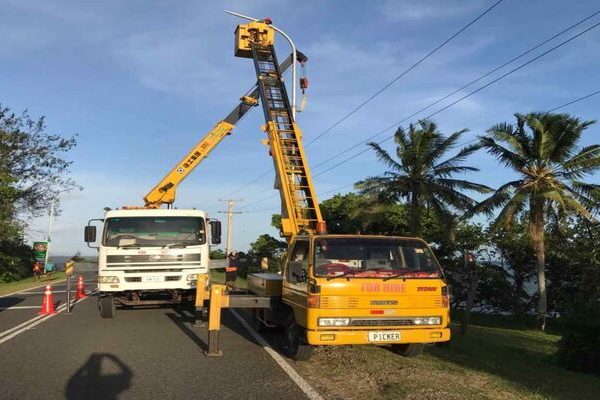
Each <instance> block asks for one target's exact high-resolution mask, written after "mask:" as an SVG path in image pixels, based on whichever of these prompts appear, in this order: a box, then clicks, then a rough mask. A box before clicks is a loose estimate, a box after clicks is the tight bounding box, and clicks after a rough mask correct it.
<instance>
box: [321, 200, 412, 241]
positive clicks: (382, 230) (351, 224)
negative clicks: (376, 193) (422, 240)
mask: <svg viewBox="0 0 600 400" xmlns="http://www.w3.org/2000/svg"><path fill="white" fill-rule="evenodd" d="M321 213H322V214H323V219H325V221H327V230H328V232H329V233H346V234H355V233H362V234H382V235H406V234H407V231H408V224H407V220H406V208H405V207H404V206H403V205H401V204H389V203H388V204H378V203H377V202H376V201H374V199H373V198H372V197H371V196H367V195H360V194H356V193H348V194H344V195H341V194H336V195H335V196H333V197H332V198H330V199H327V200H325V201H324V202H322V203H321Z"/></svg>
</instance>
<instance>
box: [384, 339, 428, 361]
mask: <svg viewBox="0 0 600 400" xmlns="http://www.w3.org/2000/svg"><path fill="white" fill-rule="evenodd" d="M424 348H425V345H424V344H421V343H402V344H393V345H392V351H393V352H394V353H396V354H399V355H401V356H402V357H409V358H410V357H417V356H419V355H421V353H422V352H423V349H424Z"/></svg>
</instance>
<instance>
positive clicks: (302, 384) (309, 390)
mask: <svg viewBox="0 0 600 400" xmlns="http://www.w3.org/2000/svg"><path fill="white" fill-rule="evenodd" d="M229 311H231V313H232V314H233V316H234V317H235V318H237V320H238V321H240V323H241V324H242V326H243V327H244V328H246V330H247V331H248V333H250V334H251V335H252V337H253V338H254V339H255V340H256V341H257V342H258V343H259V344H260V345H261V346H262V347H263V349H265V351H266V352H267V353H269V355H270V356H271V357H272V358H273V359H274V360H275V362H276V363H277V364H279V366H280V367H281V369H283V370H284V371H285V373H286V374H288V376H289V377H290V378H291V379H292V380H293V381H294V383H295V384H296V385H298V387H299V388H300V389H301V390H302V391H303V392H304V394H305V395H306V396H307V397H308V398H309V399H310V400H323V397H321V395H320V394H319V393H318V392H317V391H316V390H315V389H313V387H312V386H310V385H309V383H308V382H306V381H305V380H304V378H303V377H301V376H300V374H298V373H297V372H296V370H295V369H294V368H293V367H292V366H291V365H290V364H288V363H287V362H286V361H285V360H284V359H283V357H281V356H280V355H279V353H278V352H276V351H275V350H273V348H272V347H271V346H270V345H269V343H267V341H266V340H265V339H264V338H263V337H262V336H260V335H259V334H258V333H257V332H256V331H255V330H254V329H252V327H251V326H250V325H248V323H247V322H246V320H245V319H244V318H242V317H241V316H240V314H238V313H237V312H236V311H235V310H233V309H230V310H229ZM0 343H1V342H0Z"/></svg>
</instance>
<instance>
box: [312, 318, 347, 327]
mask: <svg viewBox="0 0 600 400" xmlns="http://www.w3.org/2000/svg"><path fill="white" fill-rule="evenodd" d="M348 325H350V318H319V326H348Z"/></svg>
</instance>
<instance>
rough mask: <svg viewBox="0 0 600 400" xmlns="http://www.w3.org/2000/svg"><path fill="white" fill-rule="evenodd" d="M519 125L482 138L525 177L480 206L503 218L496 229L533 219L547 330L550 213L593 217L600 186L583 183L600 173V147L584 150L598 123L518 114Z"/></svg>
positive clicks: (541, 320)
mask: <svg viewBox="0 0 600 400" xmlns="http://www.w3.org/2000/svg"><path fill="white" fill-rule="evenodd" d="M515 117H516V119H517V124H516V126H515V125H512V124H509V123H501V124H498V125H495V126H493V127H492V128H490V129H489V130H488V136H482V137H480V141H481V145H482V146H483V147H484V148H485V149H487V151H488V152H489V153H490V154H492V155H493V156H495V157H496V158H497V159H498V160H499V161H500V162H501V163H503V164H504V165H506V166H507V167H509V168H512V169H513V170H514V172H516V173H517V174H518V175H520V177H519V179H516V180H512V181H510V182H507V183H505V184H504V185H502V186H500V187H499V188H498V189H497V190H496V191H495V192H494V193H493V194H492V195H491V196H490V197H489V198H487V199H486V200H484V201H482V202H481V203H479V204H478V205H477V207H475V208H474V211H475V212H485V213H487V214H488V215H490V216H491V215H492V214H493V212H494V211H495V210H496V209H500V212H499V214H498V215H497V217H496V218H495V221H494V222H493V224H492V227H493V228H496V227H501V226H502V227H506V226H509V225H510V224H512V222H513V221H514V219H515V217H516V216H517V215H519V213H522V212H524V213H525V214H526V216H527V219H528V225H529V232H528V234H529V237H530V238H531V242H532V245H533V250H534V253H535V257H536V272H537V278H538V307H537V319H538V327H539V328H540V329H541V330H544V329H545V327H546V314H547V294H546V277H545V271H546V260H545V255H546V248H545V240H544V239H545V238H544V233H545V227H546V222H547V218H548V216H549V215H557V216H560V215H565V214H568V213H572V214H577V215H580V216H582V217H585V218H589V217H591V213H590V209H591V208H592V207H594V206H597V203H594V196H597V195H598V193H599V192H600V185H595V184H592V183H586V182H584V181H582V180H581V179H582V178H583V177H584V176H585V175H587V174H591V173H593V172H594V171H597V170H598V169H600V145H592V146H586V147H583V148H581V149H578V146H577V142H578V141H579V139H580V137H581V135H582V133H583V132H584V131H585V129H586V128H587V127H589V126H590V125H591V124H593V123H594V121H585V122H582V121H580V120H579V119H578V118H575V117H572V116H570V115H568V114H551V113H539V112H538V113H529V114H527V115H522V114H515Z"/></svg>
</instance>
